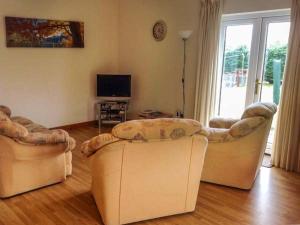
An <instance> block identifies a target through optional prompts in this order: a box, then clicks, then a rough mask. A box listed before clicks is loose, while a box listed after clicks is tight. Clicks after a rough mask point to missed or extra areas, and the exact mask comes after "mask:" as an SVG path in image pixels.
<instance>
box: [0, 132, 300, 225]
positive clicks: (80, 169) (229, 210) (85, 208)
mask: <svg viewBox="0 0 300 225" xmlns="http://www.w3.org/2000/svg"><path fill="white" fill-rule="evenodd" d="M69 132H70V134H71V135H72V136H73V137H75V138H76V140H77V146H80V144H81V143H82V141H84V140H87V139H89V138H91V137H93V136H95V135H97V132H98V130H97V129H96V128H93V127H84V128H78V129H74V130H70V131H69ZM90 185H91V177H90V175H89V170H88V167H87V165H86V161H85V160H84V159H83V158H82V157H81V156H80V153H79V149H78V148H76V149H75V151H74V154H73V175H72V176H71V177H70V178H68V179H67V181H65V182H64V183H60V184H56V185H52V186H49V187H46V188H42V189H39V190H35V191H32V192H29V193H25V194H22V195H19V196H16V197H12V198H9V199H5V200H0V225H19V224H27V225H33V224H39V225H47V224H51V225H54V224H58V225H65V224H67V225H77V224H78V225H87V224H88V225H93V224H102V222H101V217H100V215H99V213H98V210H97V208H96V205H95V203H94V201H93V198H92V195H91V193H90ZM136 224H145V225H248V224H253V225H285V224H286V225H287V224H290V225H292V224H294V225H295V224H300V175H297V174H293V173H287V172H285V171H282V170H280V169H275V168H272V169H269V168H262V169H261V172H260V174H259V176H258V178H257V180H256V183H255V186H254V187H253V189H252V190H251V191H243V190H238V189H234V188H227V187H222V186H217V185H212V184H207V183H201V185H200V190H199V196H198V201H197V207H196V211H195V212H194V213H188V214H184V215H177V216H170V217H166V218H160V219H155V220H151V221H146V222H140V223H136Z"/></svg>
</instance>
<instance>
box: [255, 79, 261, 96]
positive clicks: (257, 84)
mask: <svg viewBox="0 0 300 225" xmlns="http://www.w3.org/2000/svg"><path fill="white" fill-rule="evenodd" d="M261 84H262V82H260V81H259V79H256V80H255V94H256V95H257V94H258V88H259V85H261Z"/></svg>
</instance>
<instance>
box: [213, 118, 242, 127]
mask: <svg viewBox="0 0 300 225" xmlns="http://www.w3.org/2000/svg"><path fill="white" fill-rule="evenodd" d="M238 121H239V119H230V118H220V117H216V118H213V119H211V120H210V121H209V127H211V128H223V129H229V128H230V127H231V126H232V125H233V124H235V123H236V122H238Z"/></svg>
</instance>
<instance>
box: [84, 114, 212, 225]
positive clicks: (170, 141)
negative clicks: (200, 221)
mask: <svg viewBox="0 0 300 225" xmlns="http://www.w3.org/2000/svg"><path fill="white" fill-rule="evenodd" d="M206 136H207V133H206V132H205V131H204V130H203V129H202V127H201V125H200V124H199V123H198V122H197V121H194V120H180V119H154V120H137V121H129V122H125V123H122V124H120V125H117V126H116V127H115V128H113V130H112V133H111V134H101V135H99V136H97V137H94V138H93V139H91V140H89V141H87V142H85V143H83V145H82V152H83V154H85V155H86V156H88V157H89V161H90V166H91V173H92V194H93V196H94V198H95V201H96V204H97V207H98V209H99V211H100V214H101V216H102V220H103V222H104V224H106V225H119V224H127V223H132V222H137V221H142V220H147V219H152V218H157V217H163V216H168V215H173V214H178V213H186V212H191V211H193V210H194V209H195V206H196V200H197V193H198V189H199V184H200V176H201V171H202V166H203V161H204V155H205V151H206V147H207V138H206Z"/></svg>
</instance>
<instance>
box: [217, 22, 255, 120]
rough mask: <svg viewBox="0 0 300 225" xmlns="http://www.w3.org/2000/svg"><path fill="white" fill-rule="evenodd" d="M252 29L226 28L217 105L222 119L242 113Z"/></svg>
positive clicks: (238, 115)
mask: <svg viewBox="0 0 300 225" xmlns="http://www.w3.org/2000/svg"><path fill="white" fill-rule="evenodd" d="M252 29H253V25H252V24H247V25H234V26H228V27H227V28H226V39H225V51H224V56H223V57H224V58H223V72H222V77H221V90H220V103H219V115H220V116H222V117H240V116H241V114H242V113H243V111H244V107H245V101H246V89H247V80H248V66H249V57H250V49H251V40H252Z"/></svg>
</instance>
